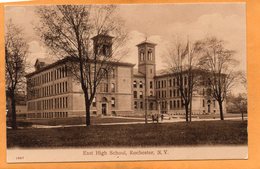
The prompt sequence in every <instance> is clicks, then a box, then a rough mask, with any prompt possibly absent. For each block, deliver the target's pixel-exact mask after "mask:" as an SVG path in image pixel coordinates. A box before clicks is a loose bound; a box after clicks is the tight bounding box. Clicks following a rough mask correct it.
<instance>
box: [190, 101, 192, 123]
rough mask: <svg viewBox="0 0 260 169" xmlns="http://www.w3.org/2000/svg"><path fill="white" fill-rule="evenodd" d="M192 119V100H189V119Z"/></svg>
mask: <svg viewBox="0 0 260 169" xmlns="http://www.w3.org/2000/svg"><path fill="white" fill-rule="evenodd" d="M191 119H192V100H191V101H190V121H191Z"/></svg>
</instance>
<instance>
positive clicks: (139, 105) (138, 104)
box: [134, 101, 155, 110]
mask: <svg viewBox="0 0 260 169" xmlns="http://www.w3.org/2000/svg"><path fill="white" fill-rule="evenodd" d="M148 105H149V107H148V109H149V110H155V108H154V103H153V102H149V103H148ZM134 109H140V110H143V109H145V103H144V102H143V101H140V102H138V101H134Z"/></svg>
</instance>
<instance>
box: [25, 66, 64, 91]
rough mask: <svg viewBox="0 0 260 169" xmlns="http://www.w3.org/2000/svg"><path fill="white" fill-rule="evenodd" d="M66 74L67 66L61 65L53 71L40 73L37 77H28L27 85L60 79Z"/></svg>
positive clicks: (36, 84)
mask: <svg viewBox="0 0 260 169" xmlns="http://www.w3.org/2000/svg"><path fill="white" fill-rule="evenodd" d="M67 76H68V69H67V66H66V65H64V66H61V67H59V68H57V69H55V70H53V71H50V72H47V73H44V74H41V75H39V76H37V77H34V78H31V79H29V82H28V83H29V85H32V86H38V85H42V84H45V83H48V82H51V81H54V80H57V79H61V78H64V77H67ZM30 83H31V84H30Z"/></svg>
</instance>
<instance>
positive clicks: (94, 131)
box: [7, 121, 247, 148]
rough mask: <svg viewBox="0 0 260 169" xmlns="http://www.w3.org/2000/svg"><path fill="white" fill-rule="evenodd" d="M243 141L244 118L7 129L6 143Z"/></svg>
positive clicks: (106, 144) (52, 145)
mask: <svg viewBox="0 0 260 169" xmlns="http://www.w3.org/2000/svg"><path fill="white" fill-rule="evenodd" d="M241 144H247V122H246V121H244V122H242V121H196V122H195V121H194V122H192V123H189V124H187V123H185V122H179V123H159V124H151V123H150V124H128V125H106V126H102V125H99V126H89V127H70V128H52V129H23V130H7V147H8V148H13V147H22V148H46V147H48V148H57V147H125V146H128V147H129V146H130V147H140V146H144V147H145V146H180V145H181V146H194V145H241Z"/></svg>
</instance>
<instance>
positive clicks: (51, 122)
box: [18, 116, 144, 127]
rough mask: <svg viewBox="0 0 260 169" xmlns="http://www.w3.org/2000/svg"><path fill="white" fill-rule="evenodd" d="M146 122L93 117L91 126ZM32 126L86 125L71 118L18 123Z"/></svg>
mask: <svg viewBox="0 0 260 169" xmlns="http://www.w3.org/2000/svg"><path fill="white" fill-rule="evenodd" d="M142 121H143V122H144V118H140V119H137V118H136V119H129V118H115V117H108V116H106V117H99V116H91V124H92V125H96V124H101V123H122V122H142ZM32 124H37V125H48V126H56V125H79V124H86V118H85V117H70V118H60V119H58V118H57V119H55V118H54V119H26V120H20V121H18V126H20V127H28V126H31V125H32Z"/></svg>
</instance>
